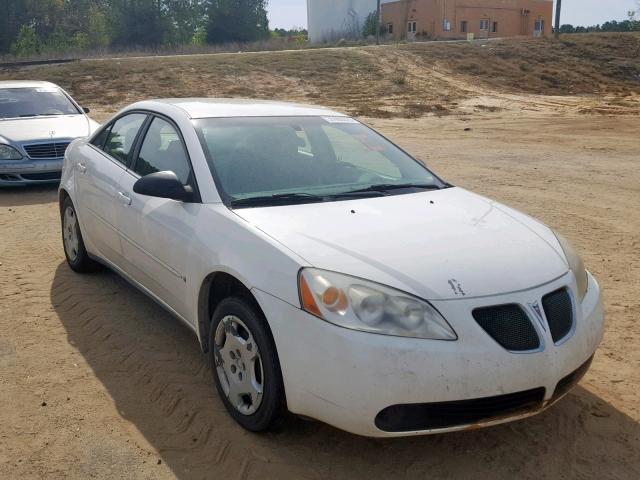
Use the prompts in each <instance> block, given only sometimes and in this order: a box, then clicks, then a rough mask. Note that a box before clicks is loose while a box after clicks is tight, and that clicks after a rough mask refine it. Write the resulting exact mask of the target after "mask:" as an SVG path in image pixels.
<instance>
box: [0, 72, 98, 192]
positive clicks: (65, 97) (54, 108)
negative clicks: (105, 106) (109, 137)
mask: <svg viewBox="0 0 640 480" xmlns="http://www.w3.org/2000/svg"><path fill="white" fill-rule="evenodd" d="M87 113H89V109H86V108H82V107H80V105H78V104H77V103H76V102H75V101H74V100H73V99H72V98H71V96H70V95H69V94H68V93H67V92H65V91H64V90H63V89H61V88H60V87H58V86H57V85H54V84H53V83H49V82H32V81H3V82H0V187H2V186H6V185H27V184H32V183H47V182H58V181H60V172H61V171H62V160H63V157H64V152H65V150H66V148H67V146H68V145H69V143H71V141H72V140H75V139H76V138H80V137H86V136H88V135H90V134H91V133H93V132H94V131H95V130H96V129H97V128H98V126H99V125H98V124H97V123H96V122H94V121H93V120H91V119H90V118H89V117H88V116H87Z"/></svg>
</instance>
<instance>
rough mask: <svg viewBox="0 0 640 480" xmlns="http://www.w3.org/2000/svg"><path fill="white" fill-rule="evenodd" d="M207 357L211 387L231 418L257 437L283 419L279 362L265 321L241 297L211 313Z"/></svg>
mask: <svg viewBox="0 0 640 480" xmlns="http://www.w3.org/2000/svg"><path fill="white" fill-rule="evenodd" d="M209 345H210V347H211V348H209V358H210V362H211V370H212V372H213V378H214V382H215V384H216V388H217V389H218V392H219V393H220V396H221V398H222V401H223V403H224V405H225V407H226V408H227V411H228V412H229V414H230V415H231V416H232V417H233V419H234V420H235V421H236V422H238V423H239V424H240V425H242V426H243V427H244V428H246V429H247V430H251V431H253V432H261V431H265V430H269V429H271V428H273V427H274V426H276V425H278V424H279V423H280V422H281V421H282V420H283V419H284V416H285V414H286V403H285V395H284V387H283V384H282V374H281V372H280V363H279V361H278V354H277V352H276V348H275V344H274V343H273V339H272V338H271V333H270V331H269V329H268V327H267V324H266V320H265V319H264V316H263V315H262V314H261V312H259V310H258V309H257V308H256V307H255V306H254V305H253V304H252V303H251V302H249V301H248V300H246V299H244V298H237V297H232V298H227V299H225V300H223V301H222V302H220V304H219V305H218V307H217V308H216V310H215V312H214V314H213V317H212V321H211V329H210V333H209Z"/></svg>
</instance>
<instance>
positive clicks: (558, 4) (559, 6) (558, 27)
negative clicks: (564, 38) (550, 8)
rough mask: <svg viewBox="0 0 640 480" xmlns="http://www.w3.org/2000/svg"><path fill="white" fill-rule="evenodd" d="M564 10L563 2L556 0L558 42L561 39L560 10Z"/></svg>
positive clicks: (556, 33) (556, 34)
mask: <svg viewBox="0 0 640 480" xmlns="http://www.w3.org/2000/svg"><path fill="white" fill-rule="evenodd" d="M561 9H562V0H556V29H555V32H554V33H555V36H556V40H557V39H558V38H560V10H561Z"/></svg>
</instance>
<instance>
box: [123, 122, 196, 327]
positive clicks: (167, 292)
mask: <svg viewBox="0 0 640 480" xmlns="http://www.w3.org/2000/svg"><path fill="white" fill-rule="evenodd" d="M134 157H135V158H134V159H133V164H132V166H131V168H130V169H129V170H127V172H126V173H125V174H124V175H123V176H122V177H121V181H120V189H119V190H120V191H121V192H122V194H123V195H125V196H126V198H128V199H130V203H128V204H125V205H124V206H123V208H121V209H120V210H119V213H118V220H117V225H118V229H119V231H120V234H121V236H122V252H123V256H124V262H125V265H126V266H125V269H126V271H127V273H129V274H130V275H131V276H132V277H133V278H134V279H135V280H136V281H138V282H139V283H141V284H142V285H143V286H145V287H146V288H148V289H149V290H151V292H153V293H154V294H156V295H157V296H158V297H159V298H160V299H162V300H163V301H164V302H165V303H167V304H168V305H169V306H170V307H171V308H173V309H174V310H175V311H176V312H178V313H179V314H180V315H182V316H183V317H185V318H188V314H187V311H188V310H187V301H186V282H187V278H186V270H187V257H188V256H189V252H190V246H191V243H192V241H193V238H194V235H193V232H194V230H195V226H196V222H197V218H198V212H199V210H200V208H201V206H202V205H201V204H200V203H199V201H197V202H194V203H184V202H179V201H176V200H169V199H165V198H156V197H148V196H145V195H139V194H137V193H135V192H134V191H133V185H134V184H135V182H136V181H137V180H138V179H139V178H141V177H143V176H145V175H149V174H151V173H155V172H160V171H172V172H174V173H175V174H176V175H177V177H178V178H179V179H180V181H181V182H182V183H183V185H185V186H186V185H188V186H191V187H192V188H193V190H194V192H196V195H195V197H196V198H199V196H198V194H197V192H198V189H197V185H196V182H195V179H194V175H193V169H192V168H191V162H190V160H189V156H188V154H187V149H186V147H185V144H184V140H183V138H182V135H181V134H180V132H179V129H178V128H177V127H176V126H175V125H174V124H173V123H172V122H171V121H170V120H169V119H167V118H165V117H161V116H154V117H153V119H152V120H151V121H150V122H149V123H148V124H147V126H146V127H145V131H144V133H143V136H142V138H141V142H140V144H139V146H138V148H137V152H136V154H135V155H134Z"/></svg>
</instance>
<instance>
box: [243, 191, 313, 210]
mask: <svg viewBox="0 0 640 480" xmlns="http://www.w3.org/2000/svg"><path fill="white" fill-rule="evenodd" d="M324 200H325V197H321V196H319V195H314V194H313V193H276V194H273V195H261V196H258V197H247V198H239V199H236V200H232V201H231V206H232V207H255V206H264V205H281V204H287V203H317V202H324Z"/></svg>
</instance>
